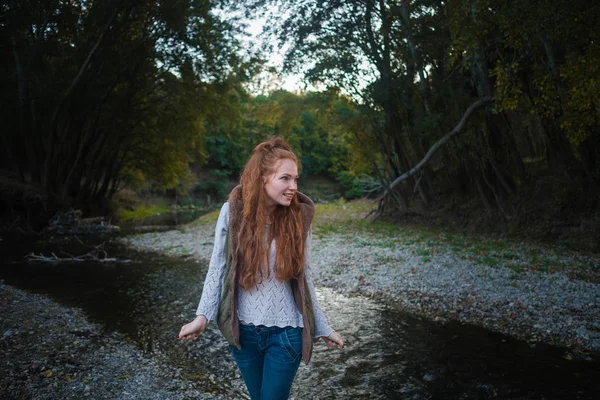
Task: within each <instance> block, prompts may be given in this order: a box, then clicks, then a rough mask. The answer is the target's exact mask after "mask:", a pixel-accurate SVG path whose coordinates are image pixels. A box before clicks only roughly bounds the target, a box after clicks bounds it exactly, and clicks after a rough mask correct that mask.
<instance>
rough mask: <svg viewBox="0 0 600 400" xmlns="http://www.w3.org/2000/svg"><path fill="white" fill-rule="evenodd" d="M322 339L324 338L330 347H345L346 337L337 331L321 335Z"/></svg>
mask: <svg viewBox="0 0 600 400" xmlns="http://www.w3.org/2000/svg"><path fill="white" fill-rule="evenodd" d="M321 339H323V341H324V342H325V343H326V344H327V347H328V348H330V349H334V348H335V349H341V348H343V347H344V339H342V337H341V336H340V334H339V333H337V332H336V331H333V332H331V333H330V334H329V336H321Z"/></svg>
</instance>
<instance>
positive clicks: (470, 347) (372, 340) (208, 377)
mask: <svg viewBox="0 0 600 400" xmlns="http://www.w3.org/2000/svg"><path fill="white" fill-rule="evenodd" d="M83 248H84V246H82V245H80V244H76V243H74V242H73V243H70V244H67V245H59V244H48V243H25V242H21V243H10V242H8V241H2V242H0V251H2V254H3V263H2V267H1V268H0V277H1V278H2V279H4V281H5V282H6V283H8V284H11V285H14V286H17V287H20V288H22V289H26V290H29V291H33V292H37V293H46V294H48V295H49V296H50V297H52V298H54V299H56V300H58V301H59V302H61V303H63V304H67V305H71V306H76V307H80V308H81V309H83V310H84V311H85V312H86V314H87V315H88V316H89V317H90V318H91V319H92V320H93V321H95V322H97V323H100V324H101V325H102V326H104V327H105V328H106V329H107V330H110V331H115V330H116V331H119V332H121V333H123V334H124V335H125V336H126V338H127V340H132V341H133V342H134V343H135V344H136V345H138V346H139V347H140V348H141V349H142V350H143V351H144V352H145V353H146V354H147V355H148V356H150V357H157V358H160V359H162V360H163V361H164V362H166V363H168V364H171V365H174V366H176V367H179V368H181V369H182V371H183V374H184V376H185V377H187V379H189V380H190V381H192V382H194V384H197V385H198V386H199V387H201V388H202V390H206V391H211V392H214V393H215V394H221V395H223V396H224V397H228V398H229V397H231V398H233V397H245V396H246V395H245V390H244V386H243V382H242V381H241V379H240V376H239V374H238V372H237V370H236V367H235V365H234V363H233V360H232V358H231V356H230V354H229V352H228V350H227V346H226V344H225V342H224V340H223V339H222V338H221V336H220V334H219V332H218V330H217V329H216V326H214V325H215V324H214V323H213V324H211V325H210V326H209V329H208V330H207V332H205V333H204V334H203V335H202V336H201V337H200V339H199V340H198V342H187V343H182V342H178V341H177V340H176V339H175V336H176V335H177V333H178V332H179V328H180V327H181V325H182V324H184V323H186V322H188V321H189V320H190V319H192V318H193V317H194V314H195V309H196V306H197V303H198V300H199V298H200V293H201V290H202V281H203V278H204V275H205V273H206V268H207V265H206V263H197V262H194V261H191V260H189V259H186V258H179V259H174V258H166V257H162V256H156V255H152V254H147V253H139V252H135V251H131V250H129V249H125V248H123V247H120V246H117V245H111V244H109V245H108V246H107V250H108V255H109V256H110V257H116V258H118V259H120V260H126V259H127V260H131V261H130V262H116V263H68V264H67V263H61V264H49V263H24V262H23V261H22V256H23V255H25V254H27V253H29V252H31V251H35V252H36V253H38V254H39V253H40V252H43V253H44V254H49V253H50V252H51V251H53V252H55V253H56V254H59V252H60V251H61V250H63V251H67V252H69V253H71V254H80V253H81V252H82V251H83ZM34 249H35V250H34ZM78 252H79V253H78ZM318 298H319V301H320V303H321V305H322V307H323V309H324V312H325V314H326V315H327V316H328V317H329V320H330V323H331V325H332V326H333V327H335V328H336V329H337V330H338V331H340V333H341V334H342V335H343V336H344V339H345V341H346V348H345V349H344V350H327V348H326V347H325V346H324V345H319V346H317V347H316V349H315V352H314V354H313V359H312V362H311V364H309V365H308V366H304V365H303V366H301V368H300V371H299V373H298V377H297V379H296V382H295V385H294V388H293V390H292V397H294V398H296V399H308V398H312V399H348V398H353V399H354V398H358V399H388V398H389V399H494V398H496V399H563V398H564V399H595V398H597V393H599V390H600V379H599V378H600V363H599V362H598V361H597V360H595V361H584V360H578V359H574V360H568V359H567V358H570V357H569V355H568V353H567V351H566V350H564V349H558V348H554V347H551V346H546V345H540V344H538V345H535V346H532V345H529V344H527V343H525V342H521V341H517V340H514V339H511V338H509V337H506V336H503V335H499V334H496V333H492V332H489V331H487V330H484V329H480V328H476V327H469V326H463V325H461V324H459V323H450V324H445V325H441V324H437V323H432V322H429V321H426V320H422V319H418V318H413V317H411V316H408V315H406V314H404V313H402V312H399V311H397V310H395V309H394V308H392V307H389V306H388V305H385V304H381V303H379V302H377V301H373V300H371V299H368V298H365V297H361V296H344V295H341V294H338V293H335V292H333V291H332V290H329V289H326V288H319V289H318Z"/></svg>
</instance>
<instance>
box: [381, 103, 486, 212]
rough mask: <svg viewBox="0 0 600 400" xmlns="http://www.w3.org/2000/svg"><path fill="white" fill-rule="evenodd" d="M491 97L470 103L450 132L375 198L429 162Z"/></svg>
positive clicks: (388, 191) (385, 194) (384, 193)
mask: <svg viewBox="0 0 600 400" xmlns="http://www.w3.org/2000/svg"><path fill="white" fill-rule="evenodd" d="M493 99H494V98H493V97H483V98H481V99H479V100H477V101H476V102H475V103H473V104H471V106H470V107H469V108H468V109H467V111H466V112H465V114H464V115H463V117H462V119H461V120H460V122H459V123H458V125H456V126H455V127H454V129H452V130H451V131H450V132H448V133H447V134H446V135H444V136H443V137H442V138H441V139H440V140H438V141H437V142H436V143H434V144H433V146H431V148H430V149H429V151H428V152H427V154H425V157H423V159H422V160H421V161H420V162H419V163H418V164H417V165H415V166H414V167H413V168H412V169H411V170H410V171H408V172H406V173H404V174H402V175H400V176H399V177H397V178H396V179H394V181H393V182H392V183H390V185H389V186H388V188H387V189H386V190H385V191H384V192H383V194H382V195H381V196H379V198H377V199H376V200H381V199H382V198H384V197H385V196H387V195H388V194H390V192H391V191H392V190H393V189H394V188H395V187H396V186H398V185H399V184H400V183H401V182H403V181H405V180H406V179H408V178H410V177H411V176H413V175H414V174H415V173H416V172H418V171H419V170H420V169H421V168H423V166H425V164H427V162H429V160H430V159H431V157H432V156H433V154H434V153H435V152H436V151H438V150H439V149H440V147H442V146H443V145H444V144H446V142H448V141H449V140H450V139H451V138H452V137H453V136H456V135H458V134H459V133H460V132H462V130H463V129H464V128H465V125H466V124H467V122H468V121H469V119H470V118H471V116H472V115H473V113H475V111H477V110H478V109H479V108H481V107H483V106H484V105H486V104H487V103H490V102H491V101H492V100H493Z"/></svg>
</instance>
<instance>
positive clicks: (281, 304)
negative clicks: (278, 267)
mask: <svg viewBox="0 0 600 400" xmlns="http://www.w3.org/2000/svg"><path fill="white" fill-rule="evenodd" d="M228 226H229V203H225V204H224V205H223V207H222V208H221V212H220V214H219V219H218V220H217V225H216V228H215V243H214V248H213V253H212V257H211V260H210V264H209V268H208V273H207V274H206V279H205V281H204V288H203V290H202V296H201V298H200V303H199V305H198V309H197V310H196V315H204V316H205V317H206V318H207V319H209V320H214V319H216V316H217V312H218V309H219V303H220V300H221V294H222V291H223V275H224V272H225V262H226V260H225V257H226V255H225V240H226V236H227V230H228ZM310 244H311V234H310V233H309V235H308V238H307V242H306V250H305V268H306V278H307V282H308V287H309V291H310V294H311V298H312V303H313V309H314V314H315V335H314V337H315V338H317V337H320V336H329V334H331V332H333V329H332V328H331V327H330V326H329V325H328V323H327V319H326V318H325V315H324V314H323V311H322V310H321V307H320V306H319V303H318V301H317V298H316V292H315V288H314V284H313V282H312V279H311V277H310V268H309V266H310ZM275 258H276V243H275V241H273V242H272V243H271V248H270V252H269V268H270V271H271V272H270V274H269V276H268V277H264V278H263V280H262V282H260V283H259V284H257V285H256V287H255V288H253V289H251V290H249V291H246V290H244V289H243V288H241V287H238V290H239V292H238V304H237V312H238V318H239V320H240V321H244V322H245V323H247V324H254V325H265V326H279V327H285V326H292V327H303V326H304V325H303V323H302V314H301V313H300V312H299V311H298V308H297V306H296V304H295V302H294V296H293V293H292V290H291V287H290V282H289V281H284V282H282V281H279V280H278V279H277V277H276V275H275Z"/></svg>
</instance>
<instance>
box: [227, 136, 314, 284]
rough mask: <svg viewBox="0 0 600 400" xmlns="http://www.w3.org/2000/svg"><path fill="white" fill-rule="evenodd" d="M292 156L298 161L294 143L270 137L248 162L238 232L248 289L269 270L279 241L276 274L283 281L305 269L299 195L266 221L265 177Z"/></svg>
mask: <svg viewBox="0 0 600 400" xmlns="http://www.w3.org/2000/svg"><path fill="white" fill-rule="evenodd" d="M285 159H289V160H292V161H293V162H295V163H296V165H298V158H297V157H296V155H295V154H294V152H293V151H292V148H291V146H290V145H289V144H288V143H287V142H286V141H285V140H283V139H282V138H279V137H273V138H270V139H268V140H266V141H264V142H262V143H260V144H259V145H258V146H256V147H255V148H254V151H253V152H252V155H251V156H250V159H249V160H248V162H247V163H246V166H245V167H244V170H243V172H242V176H241V178H240V184H241V186H242V199H243V202H244V212H243V220H242V223H241V227H240V231H239V232H238V233H237V235H238V241H237V242H238V248H237V249H236V252H237V254H236V258H237V260H238V263H237V264H238V266H237V268H238V270H237V271H238V273H237V275H238V278H239V279H238V283H239V284H240V285H241V286H242V287H243V288H244V289H246V290H249V289H250V288H252V287H254V286H255V285H256V284H257V283H259V282H260V281H261V280H262V278H264V277H265V275H266V276H267V277H268V276H269V274H270V268H269V247H270V244H271V242H272V240H273V239H274V240H275V243H276V254H277V255H276V259H275V275H276V276H277V279H279V280H280V281H285V280H289V279H292V278H298V277H299V276H300V274H301V273H302V272H303V271H304V235H303V227H302V213H301V211H300V206H299V204H298V198H297V196H294V197H293V199H292V202H291V204H290V205H289V206H282V205H277V206H276V208H275V211H274V212H273V214H272V215H271V216H270V217H271V229H270V231H269V234H268V235H265V227H266V224H267V217H268V216H267V207H266V204H267V194H266V192H265V188H264V187H265V178H267V177H268V176H270V175H272V174H274V173H275V171H276V170H277V168H278V166H279V164H280V161H281V160H285Z"/></svg>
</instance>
